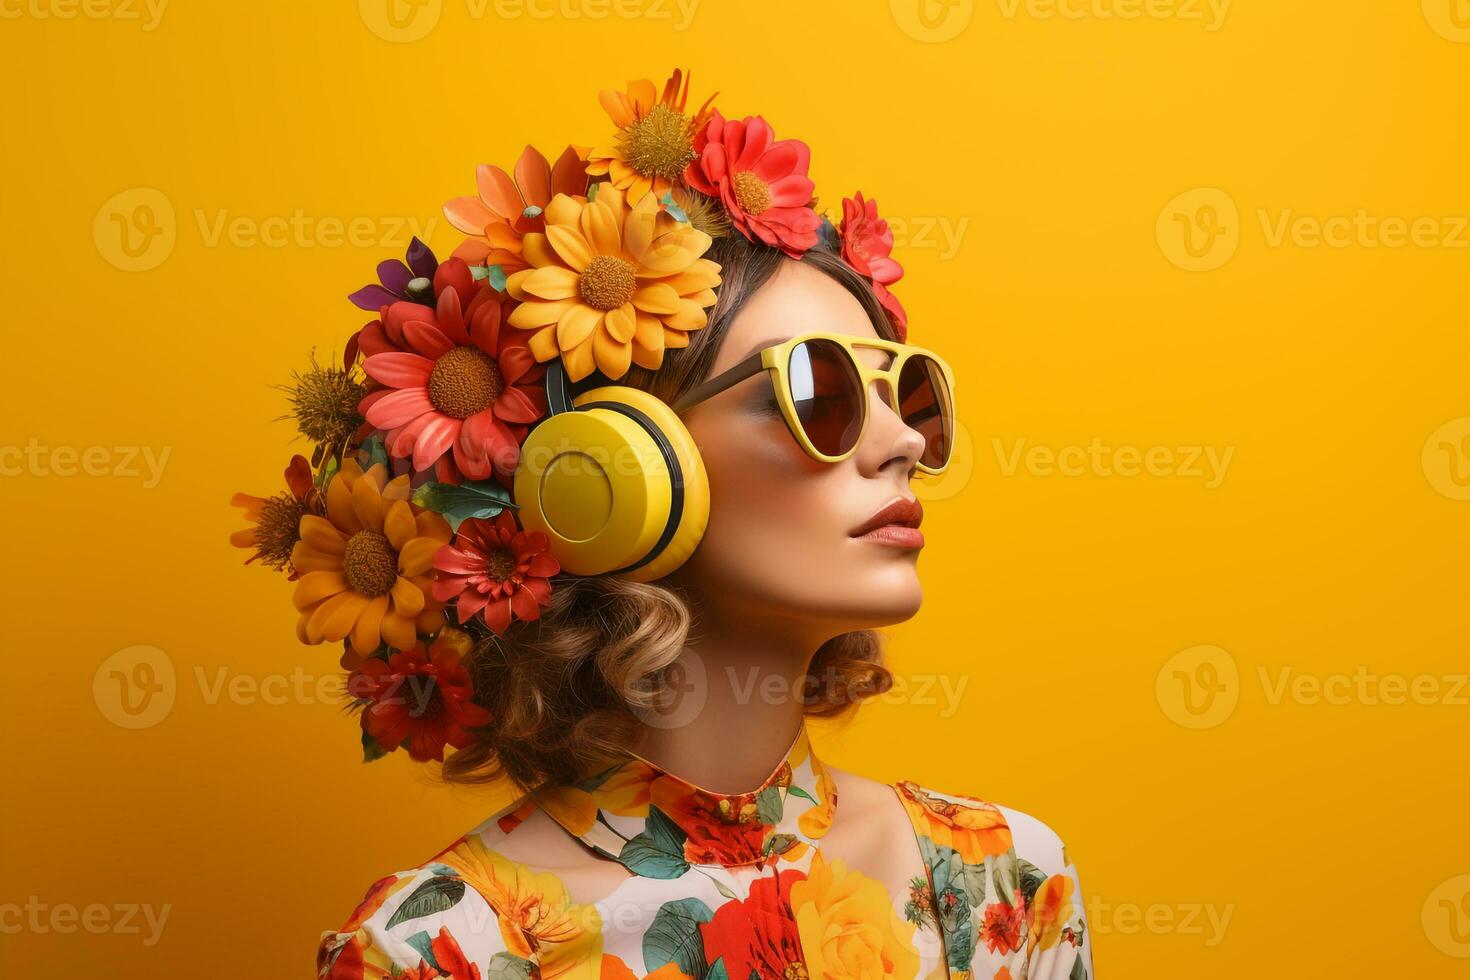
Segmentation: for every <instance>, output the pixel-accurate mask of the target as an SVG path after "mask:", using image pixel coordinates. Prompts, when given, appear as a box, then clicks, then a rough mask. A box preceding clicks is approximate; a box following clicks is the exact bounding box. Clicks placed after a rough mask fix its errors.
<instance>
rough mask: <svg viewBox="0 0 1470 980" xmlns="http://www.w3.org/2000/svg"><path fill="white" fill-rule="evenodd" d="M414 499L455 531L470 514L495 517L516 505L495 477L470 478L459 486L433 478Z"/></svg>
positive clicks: (421, 488)
mask: <svg viewBox="0 0 1470 980" xmlns="http://www.w3.org/2000/svg"><path fill="white" fill-rule="evenodd" d="M413 502H414V503H416V504H418V505H419V506H420V507H425V508H427V509H429V510H432V511H433V512H434V513H436V514H441V515H443V517H444V519H445V520H447V521H448V522H449V527H450V529H451V530H452V531H454V532H455V533H456V534H457V533H459V526H460V525H461V524H463V523H464V522H465V521H467V520H469V519H470V518H471V517H482V518H489V517H494V516H495V515H496V514H499V513H500V512H501V511H502V510H505V508H507V507H511V508H514V507H515V504H514V503H512V502H511V499H510V491H509V490H507V489H505V487H503V486H501V485H500V484H498V483H496V482H494V481H493V480H482V481H478V482H475V481H469V480H467V481H465V482H464V483H460V484H457V485H456V484H453V483H435V482H432V481H431V482H429V483H425V484H424V485H423V486H421V487H419V488H418V489H417V490H415V491H414V492H413Z"/></svg>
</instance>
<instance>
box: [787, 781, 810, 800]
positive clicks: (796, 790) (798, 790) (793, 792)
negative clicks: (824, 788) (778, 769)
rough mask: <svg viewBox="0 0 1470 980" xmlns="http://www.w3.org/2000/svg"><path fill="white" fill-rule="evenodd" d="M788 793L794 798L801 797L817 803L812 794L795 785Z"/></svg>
mask: <svg viewBox="0 0 1470 980" xmlns="http://www.w3.org/2000/svg"><path fill="white" fill-rule="evenodd" d="M786 792H788V793H790V794H791V795H792V796H800V797H801V798H802V799H807V800H811V801H812V802H813V803H815V802H817V798H816V797H815V796H813V795H812V794H810V793H808V792H807V791H806V790H804V789H802V788H801V787H800V786H796V785H793V786H791V788H790V789H788V790H787V791H786Z"/></svg>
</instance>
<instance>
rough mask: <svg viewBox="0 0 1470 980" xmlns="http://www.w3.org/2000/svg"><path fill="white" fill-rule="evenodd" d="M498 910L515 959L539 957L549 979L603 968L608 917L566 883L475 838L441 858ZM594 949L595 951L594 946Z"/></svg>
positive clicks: (587, 975)
mask: <svg viewBox="0 0 1470 980" xmlns="http://www.w3.org/2000/svg"><path fill="white" fill-rule="evenodd" d="M439 860H440V861H441V862H443V863H444V864H446V865H448V866H449V867H450V868H453V869H454V871H455V873H456V874H458V875H459V877H461V878H463V879H464V881H465V884H467V885H469V886H470V887H471V888H473V889H474V890H475V891H477V892H479V893H480V894H481V895H483V896H484V897H485V901H486V902H488V903H490V907H491V908H492V909H494V910H495V917H496V922H497V924H498V925H499V927H500V938H501V939H502V940H503V941H504V943H505V948H506V949H507V950H509V951H510V953H512V954H513V955H515V956H519V957H522V958H524V959H533V958H534V959H535V960H536V962H537V964H538V965H539V966H540V968H541V969H540V975H541V977H542V978H543V980H550V978H551V977H554V976H567V977H585V978H587V980H595V978H596V977H597V976H598V973H599V968H600V966H601V960H602V958H601V956H589V955H587V954H588V953H591V952H600V951H601V944H602V918H601V916H600V915H599V914H598V912H597V907H596V906H595V905H576V904H574V903H573V902H572V900H571V899H570V898H569V897H568V896H567V890H566V886H565V885H563V884H562V882H561V879H559V878H557V877H556V875H554V874H551V873H550V872H547V871H539V872H538V871H532V870H531V869H530V868H528V867H526V866H525V865H524V864H521V863H519V862H517V861H512V860H510V859H509V858H507V857H505V856H504V855H501V854H498V853H496V852H495V851H493V850H491V849H490V848H489V847H486V846H485V842H484V841H483V840H482V839H481V838H480V837H479V836H475V835H472V836H470V837H466V838H464V839H463V840H461V841H460V842H459V843H458V844H456V845H455V846H454V847H453V848H451V849H450V850H448V851H446V852H444V853H443V854H441V855H439ZM589 947H593V948H589Z"/></svg>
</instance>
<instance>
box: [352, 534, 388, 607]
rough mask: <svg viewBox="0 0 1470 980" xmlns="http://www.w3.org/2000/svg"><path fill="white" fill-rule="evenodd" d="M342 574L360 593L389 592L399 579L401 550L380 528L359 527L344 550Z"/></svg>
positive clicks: (370, 596)
mask: <svg viewBox="0 0 1470 980" xmlns="http://www.w3.org/2000/svg"><path fill="white" fill-rule="evenodd" d="M342 577H343V578H345V579H347V584H348V585H349V586H351V587H352V591H353V592H356V593H357V594H358V595H364V596H367V597H368V598H369V599H376V598H377V597H378V596H380V595H387V594H388V593H389V592H391V591H392V590H393V583H394V582H396V581H398V553H397V552H395V551H394V550H393V546H392V545H391V544H389V543H388V539H387V538H386V537H384V536H383V535H381V534H379V533H378V532H377V531H358V532H357V533H356V534H354V535H353V536H352V537H350V538H348V539H347V548H346V550H345V551H344V552H343V553H342Z"/></svg>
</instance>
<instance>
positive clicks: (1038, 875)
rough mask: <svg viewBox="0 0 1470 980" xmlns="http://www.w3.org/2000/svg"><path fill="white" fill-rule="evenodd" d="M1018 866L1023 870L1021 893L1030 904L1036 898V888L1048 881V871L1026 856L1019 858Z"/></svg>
mask: <svg viewBox="0 0 1470 980" xmlns="http://www.w3.org/2000/svg"><path fill="white" fill-rule="evenodd" d="M1016 867H1017V868H1018V869H1019V870H1020V872H1021V894H1022V895H1023V896H1024V897H1025V899H1026V904H1027V905H1028V906H1029V905H1030V904H1031V903H1032V901H1033V900H1035V898H1036V890H1037V889H1038V888H1040V887H1041V886H1042V885H1043V884H1044V883H1045V882H1046V872H1044V871H1042V870H1041V869H1040V868H1038V867H1037V866H1036V865H1034V864H1032V863H1031V862H1030V861H1028V860H1026V859H1025V858H1019V859H1018V860H1017V861H1016Z"/></svg>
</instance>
